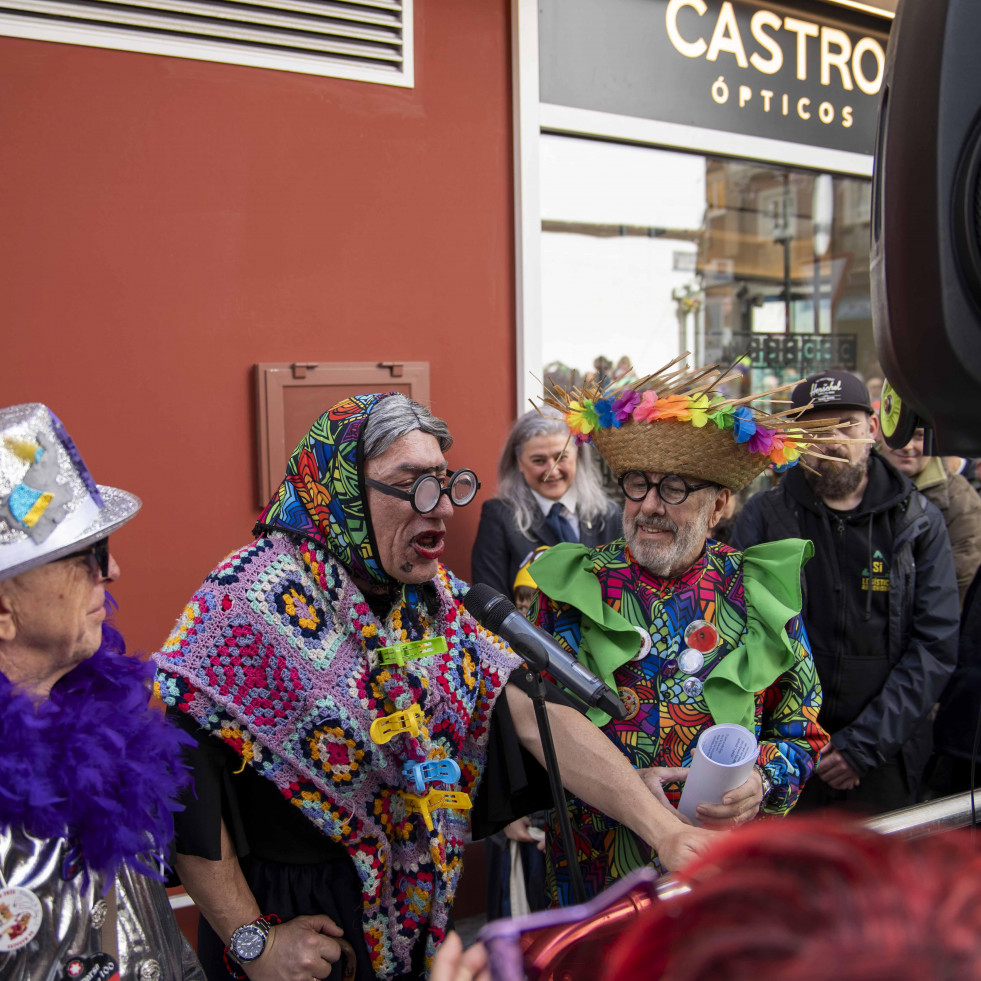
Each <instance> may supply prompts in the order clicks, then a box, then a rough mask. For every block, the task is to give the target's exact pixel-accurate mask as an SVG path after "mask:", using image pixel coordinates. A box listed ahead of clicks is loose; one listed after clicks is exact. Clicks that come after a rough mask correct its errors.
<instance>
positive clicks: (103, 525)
mask: <svg viewBox="0 0 981 981" xmlns="http://www.w3.org/2000/svg"><path fill="white" fill-rule="evenodd" d="M98 487H99V494H100V495H101V496H102V505H103V506H102V507H101V508H100V509H99V513H98V515H97V516H96V518H95V521H93V522H92V524H90V525H89V526H88V527H87V528H86V529H85V531H83V532H82V534H81V535H79V536H78V537H77V538H76V539H75V540H74V541H72V542H69V543H68V544H65V545H61V546H59V547H58V548H54V549H47V550H46V549H45V547H44V542H41V544H40V545H39V546H38V549H37V552H36V553H35V554H34V555H32V556H31V557H30V558H29V559H26V560H24V561H22V562H18V563H17V564H16V565H12V566H9V567H6V566H4V565H3V547H2V546H0V580H2V579H11V578H12V577H14V576H19V575H20V574H21V573H22V572H27V571H28V570H29V569H36V568H37V567H38V566H42V565H47V564H48V563H49V562H56V561H57V560H58V559H63V558H64V557H65V556H66V555H72V554H73V553H74V552H80V551H81V550H82V549H83V548H85V547H86V546H87V545H92V544H94V543H95V542H97V541H99V539H101V538H105V537H106V536H107V535H110V534H112V532H114V531H116V530H117V529H118V528H122V526H123V525H124V524H126V522H127V521H130V520H131V519H132V518H134V517H135V516H136V513H137V511H139V510H140V508H141V507H143V502H142V501H141V500H140V499H139V498H138V497H137V496H136V495H135V494H131V493H130V492H129V491H124V490H120V489H119V488H118V487H107V486H104V485H103V484H99V485H98Z"/></svg>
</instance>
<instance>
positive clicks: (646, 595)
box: [532, 539, 828, 904]
mask: <svg viewBox="0 0 981 981" xmlns="http://www.w3.org/2000/svg"><path fill="white" fill-rule="evenodd" d="M798 544H800V545H802V546H803V545H804V544H805V543H798ZM560 548H561V549H563V550H564V552H565V557H566V561H568V559H569V558H570V556H572V557H576V553H575V552H573V551H572V550H574V549H576V546H571V547H570V546H559V547H557V548H556V549H553V550H551V552H555V553H559V549H560ZM755 553H756V554H754V552H753V550H748V551H747V553H746V555H745V556H744V554H743V553H742V552H737V551H735V550H734V549H732V548H730V547H728V546H727V545H722V544H720V543H718V542H714V541H709V542H708V544H707V546H706V549H705V552H704V553H703V554H702V556H701V558H700V559H699V560H698V561H697V562H696V563H695V564H694V565H693V566H692V567H691V568H690V569H689V570H688V571H687V572H686V573H685V574H684V575H682V576H680V577H678V578H677V579H664V578H662V577H659V576H655V575H653V574H651V573H650V572H648V571H647V570H646V569H644V568H643V567H642V566H640V565H639V564H638V563H637V562H636V561H634V559H633V557H632V556H631V554H630V551H629V549H628V548H627V546H626V543H625V542H624V541H623V540H622V539H620V540H618V541H615V542H612V543H611V544H609V545H606V546H604V547H602V548H598V549H593V550H585V549H580V553H579V555H578V559H579V560H580V562H581V567H582V569H583V570H585V571H588V572H589V573H592V575H594V576H595V578H596V580H598V583H599V587H600V595H601V598H602V603H603V604H604V606H606V607H609V608H610V609H612V610H613V611H614V613H616V614H619V616H620V617H622V618H623V619H624V620H625V621H626V622H627V623H628V624H629V625H632V626H633V628H634V629H635V630H636V629H637V628H640V631H639V632H638V634H646V635H647V636H648V637H649V639H650V650H649V653H648V654H647V655H646V656H644V657H642V658H640V659H639V660H632V659H629V654H627V655H622V654H621V655H619V656H616V657H615V659H614V660H613V662H612V664H613V665H617V666H616V667H612V666H611V662H610V661H609V660H608V659H607V660H604V656H603V652H602V651H600V650H597V648H598V646H599V645H600V644H601V643H602V634H603V632H604V629H605V627H604V626H603V624H599V625H597V624H596V623H593V622H589V623H588V624H587V625H588V626H590V627H591V628H592V631H591V633H592V639H591V641H590V646H591V647H592V650H591V651H590V652H588V653H586V652H584V650H583V649H582V647H583V644H582V640H583V626H584V623H583V621H584V615H583V613H582V611H581V610H580V609H577V608H575V607H573V606H571V605H569V604H567V603H562V602H558V601H556V600H552V599H548V598H547V596H545V595H541V596H540V602H539V605H538V608H537V611H536V614H535V616H536V622H537V624H538V626H539V627H541V628H542V629H544V630H547V631H548V632H549V633H551V634H553V635H554V636H555V638H556V640H558V642H559V643H560V644H561V645H562V646H563V647H565V648H566V649H567V650H569V651H571V652H573V653H578V654H579V657H580V660H581V661H583V663H584V664H585V665H586V666H587V667H589V668H590V669H591V670H593V671H594V672H596V673H597V674H600V675H601V676H603V675H606V677H607V680H608V681H612V683H613V684H614V685H615V686H616V688H617V689H618V691H619V694H620V696H621V700H622V701H623V702H624V704H625V705H626V707H627V709H628V718H627V719H626V720H624V721H622V722H615V721H608V717H604V718H602V719H599V720H596V721H599V722H600V723H601V724H602V728H603V731H604V732H605V733H606V734H607V735H608V736H609V737H610V739H611V740H612V741H613V742H614V743H615V744H616V745H617V746H618V747H619V748H620V749H621V750H622V752H623V753H624V755H625V756H627V758H628V759H629V760H630V762H631V763H632V764H633V765H634V766H636V767H648V766H688V765H689V764H690V762H691V752H692V748H693V746H694V744H695V742H696V741H697V737H698V735H699V734H700V733H701V732H702V731H704V730H705V729H707V728H709V727H710V726H712V725H714V724H715V723H717V722H743V723H744V724H747V723H750V719H751V725H752V727H753V728H754V729H755V734H756V737H757V740H758V742H759V754H758V757H757V762H758V763H759V764H760V765H761V766H763V767H764V768H765V769H766V770H767V772H768V774H769V776H770V777H771V779H772V781H773V790H772V792H771V793H770V795H769V797H768V798H767V800H766V802H765V806H764V813H766V814H770V815H783V814H786V813H787V812H788V811H789V810H790V809H791V808H792V807H793V805H794V804H795V802H796V801H797V798H798V796H799V794H800V791H801V788H802V786H803V784H804V782H805V781H806V780H807V778H808V777H809V776H810V774H811V772H812V770H813V767H814V765H815V762H816V759H817V756H818V754H819V753H820V751H821V749H822V748H823V747H824V746H825V745H826V744H827V741H828V736H827V734H826V733H825V732H824V730H823V729H822V728H821V727H820V726H819V725H818V722H817V717H818V711H819V710H820V707H821V689H820V686H819V683H818V680H817V675H816V673H815V670H814V663H813V661H812V659H811V654H810V649H809V646H808V641H807V634H806V633H805V630H804V625H803V622H802V621H801V618H800V615H799V611H800V594H799V578H800V564H801V560H802V558H803V554H805V553H804V549H802V548H798V549H797V554H796V556H788V555H786V554H783V555H774V554H773V553H772V552H771V553H770V554H767V553H766V552H765V551H764V552H763V553H760V552H759V549H757V550H755ZM562 554H563V553H559V554H558V555H556V557H555V559H554V560H552V561H556V560H558V562H559V563H560V564H561V562H562ZM549 559H550V556H549V554H548V553H546V555H545V556H543V557H542V558H541V559H539V560H538V561H537V562H536V563H535V565H534V567H533V570H532V572H533V575H534V577H535V579H536V581H537V582H538V584H539V586H540V587H541V588H542V590H543V593H548V592H549V587H550V585H551V584H552V583H553V581H554V580H555V578H556V577H553V576H550V575H549V573H550V572H551V571H553V570H550V569H549V568H548V564H547V560H549ZM558 578H561V577H558ZM781 583H787V584H796V595H794V593H795V589H794V587H793V586H791V587H790V588H789V591H788V594H787V595H786V596H783V597H779V596H774V595H773V594H774V593H776V594H779V593H781V590H782V587H781ZM554 591H555V590H553V592H554ZM558 591H559V592H561V588H559V589H558ZM747 593H750V594H752V595H753V596H754V597H755V599H756V605H758V606H759V607H761V608H762V609H763V612H762V613H761V610H760V609H754V604H749V610H748V611H747ZM775 599H776V600H778V602H776V604H775V605H774V603H773V601H774V600H775ZM795 601H796V610H795V609H794V606H795ZM593 612H594V613H595V611H593ZM788 614H789V615H788ZM774 618H776V619H777V620H780V619H782V620H783V622H782V623H780V622H773V621H774ZM765 621H769V622H765ZM686 632H687V640H686ZM628 633H629V631H628ZM597 638H599V639H597ZM713 641H714V642H715V646H714V647H713V646H712V645H713ZM644 646H645V647H646V646H647V643H646V641H645V643H644ZM640 647H641V644H640V639H639V636H638V641H637V643H636V644H635V646H634V649H635V650H636V649H637V648H640ZM695 648H698V649H700V650H699V655H700V658H699V657H698V656H694V655H691V656H692V657H694V664H691V663H689V659H686V658H681V663H680V664H679V658H680V656H681V655H682V654H683V653H684V652H685V651H686V650H692V649H695ZM637 653H638V654H639V653H640V651H639V650H638V651H637ZM625 657H626V658H628V659H626V660H625ZM699 659H701V660H702V661H703V663H702V664H701V665H699V664H698V661H699ZM624 660H625V663H618V662H623V661H624ZM764 662H765V663H764ZM683 666H685V667H689V668H690V667H692V666H694V667H695V670H693V671H691V672H690V673H686V671H685V670H683ZM611 671H612V677H611V676H610V672H611ZM761 672H762V673H761ZM768 674H769V678H768V679H767V675H768ZM740 678H741V679H744V680H745V679H747V678H749V679H752V678H756V679H767V680H765V681H763V682H762V683H761V684H760V690H759V691H754V690H752V689H753V688H754V687H755V685H754V684H753V683H750V684H749V686H748V687H749V689H750V690H748V691H746V692H740V691H739V690H737V689H736V688H735V686H734V684H733V679H740ZM710 679H712V680H710ZM720 682H721V684H722V686H723V687H725V688H728V689H729V690H728V692H727V693H725V697H721V698H720V697H719V696H718V694H717V693H716V692H714V691H713V686H716V687H718V684H719V683H720ZM740 696H742V697H743V698H745V707H746V712H747V714H745V715H741V714H740V713H741V712H742V711H743V710H742V708H741V707H740V706H741V705H742V702H741V701H740ZM709 701H712V702H713V704H715V705H716V713H715V717H714V716H713V713H712V711H711V709H710V708H709ZM720 706H721V707H720ZM727 715H728V717H725V716H727ZM720 716H722V717H720ZM604 723H605V724H604ZM665 790H666V792H667V796H668V799H669V800H670V801H671V802H672V803H675V804H677V801H678V800H679V798H680V792H681V789H680V787H679V786H678V785H668V786H667V787H666V788H665ZM572 807H573V826H574V827H575V828H577V829H578V830H577V839H576V840H577V843H578V848H579V860H580V863H581V865H582V870H583V878H584V880H585V882H586V886H587V891H588V892H589V893H595V892H596V891H598V890H600V889H602V888H605V887H606V886H608V885H609V884H611V883H612V882H613V881H615V880H616V879H618V878H620V877H621V876H622V875H624V874H625V873H627V872H629V871H630V870H631V869H633V868H636V867H638V866H639V865H642V864H647V863H649V862H650V861H651V860H652V858H653V856H652V854H651V852H650V849H648V848H647V847H646V846H645V845H644V843H643V842H641V841H640V840H639V839H638V838H637V837H636V836H635V835H634V834H633V833H632V832H630V831H629V830H628V829H626V828H624V827H622V826H620V825H617V824H616V823H615V822H612V821H610V820H609V819H608V818H607V817H605V816H604V815H602V814H600V813H599V812H597V811H596V810H594V809H593V808H591V807H589V806H588V805H586V804H584V803H582V802H581V801H578V800H573V802H572ZM549 837H550V850H549V854H548V857H549V863H548V865H549V886H550V889H551V891H552V894H553V899H558V900H559V901H560V902H561V903H563V904H565V903H566V902H569V901H570V891H569V884H568V880H567V876H566V862H565V856H564V852H563V846H562V844H561V843H560V842H559V841H558V840H557V837H556V836H555V835H554V834H552V835H550V836H549Z"/></svg>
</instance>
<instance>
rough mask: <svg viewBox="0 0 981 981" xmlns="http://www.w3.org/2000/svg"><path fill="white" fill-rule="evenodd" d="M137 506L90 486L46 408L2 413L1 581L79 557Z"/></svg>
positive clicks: (111, 490) (125, 496) (119, 493)
mask: <svg viewBox="0 0 981 981" xmlns="http://www.w3.org/2000/svg"><path fill="white" fill-rule="evenodd" d="M140 507H141V503H140V499H139V498H138V497H136V496H135V495H133V494H130V493H129V492H128V491H124V490H119V489H118V488H116V487H104V486H102V485H97V484H96V483H95V481H94V480H93V479H92V475H91V474H90V473H89V471H88V468H87V467H86V466H85V463H84V461H83V460H82V457H81V454H79V452H78V450H77V449H76V448H75V444H74V443H73V442H72V438H71V436H69V435H68V433H67V432H66V431H65V427H64V426H63V425H62V424H61V421H60V420H59V419H58V417H57V416H56V415H55V414H54V413H53V412H52V411H51V410H50V409H49V408H48V407H47V406H46V405H42V404H41V403H40V402H33V403H29V404H26V405H12V406H10V407H9V408H6V409H0V579H9V578H10V577H11V576H16V575H18V574H19V573H21V572H26V571H27V570H28V569H33V568H34V567H35V566H39V565H44V564H45V563H47V562H53V561H54V560H55V559H60V558H63V557H64V556H66V555H71V554H72V552H78V551H80V550H81V549H83V548H85V546H86V545H91V544H92V543H94V542H97V541H98V540H99V539H100V538H105V537H106V535H108V534H109V533H110V532H112V531H115V530H116V529H117V528H119V527H121V526H122V525H124V524H126V522H127V521H129V519H130V518H132V517H133V516H134V515H135V514H136V512H137V511H139V510H140Z"/></svg>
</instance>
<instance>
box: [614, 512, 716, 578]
mask: <svg viewBox="0 0 981 981" xmlns="http://www.w3.org/2000/svg"><path fill="white" fill-rule="evenodd" d="M711 503H712V502H711V501H709V502H708V504H709V506H711ZM708 510H709V508H708V507H703V508H702V509H701V510H700V511H699V513H698V514H697V515H696V516H695V517H694V518H693V519H692V520H691V522H689V523H688V525H686V526H685V527H683V528H679V526H678V525H676V524H675V523H674V522H673V521H672V520H671V519H670V518H669V517H668V516H667V515H663V516H660V515H653V516H651V517H650V518H645V517H643V516H638V517H637V518H635V519H631V518H628V517H627V516H626V515H624V517H623V534H624V537H625V538H626V539H627V545H629V546H630V552H631V554H632V555H633V557H634V558H635V559H636V560H637V561H638V562H639V563H640V564H641V565H642V566H643V567H644V568H645V569H647V571H648V572H651V573H653V574H654V575H655V576H664V577H674V576H680V575H681V573H683V572H685V571H686V570H687V569H689V568H690V567H691V565H692V563H693V562H694V561H695V559H697V558H698V556H699V555H701V554H702V549H703V548H704V546H705V536H706V534H707V533H708V520H707V516H708ZM638 524H640V525H645V524H646V525H653V526H654V527H656V528H659V529H662V530H667V531H673V532H674V533H675V534H674V539H673V540H672V542H671V544H670V545H658V544H656V543H654V542H646V541H639V540H638V535H637V525H638Z"/></svg>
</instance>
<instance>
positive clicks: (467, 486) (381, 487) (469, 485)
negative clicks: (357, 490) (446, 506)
mask: <svg viewBox="0 0 981 981" xmlns="http://www.w3.org/2000/svg"><path fill="white" fill-rule="evenodd" d="M444 480H445V481H446V483H443V481H444ZM364 482H365V483H366V484H367V485H368V486H369V487H374V488H375V490H377V491H381V492H382V493H383V494H388V495H389V497H397V498H398V499H399V500H401V501H408V502H409V503H410V504H411V505H412V510H413V511H416V512H418V513H419V514H429V512H430V511H434V510H435V509H436V506H437V505H438V504H439V499H440V498H441V497H442V496H443V495H444V494H448V495H449V498H450V503H451V504H452V505H453V506H454V507H458V508H460V507H463V505H464V504H469V503H470V502H471V501H472V500H473V499H474V498H475V497H476V496H477V491H479V490H480V481H479V480H478V479H477V475H476V474H475V473H474V472H473V471H472V470H448V471H447V472H446V475H445V476H444V477H443V479H442V480H441V479H440V478H439V477H437V476H436V475H435V474H432V473H425V474H423V475H422V476H421V477H419V478H418V479H417V480H416V482H415V483H414V484H413V485H412V487H411V488H410V489H409V490H407V491H404V490H402V489H401V488H400V487H393V486H392V485H391V484H383V483H382V482H381V481H380V480H372V479H371V478H370V477H365V479H364Z"/></svg>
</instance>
